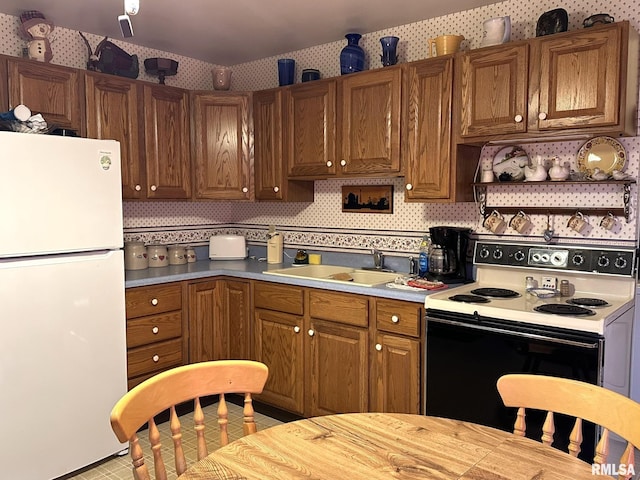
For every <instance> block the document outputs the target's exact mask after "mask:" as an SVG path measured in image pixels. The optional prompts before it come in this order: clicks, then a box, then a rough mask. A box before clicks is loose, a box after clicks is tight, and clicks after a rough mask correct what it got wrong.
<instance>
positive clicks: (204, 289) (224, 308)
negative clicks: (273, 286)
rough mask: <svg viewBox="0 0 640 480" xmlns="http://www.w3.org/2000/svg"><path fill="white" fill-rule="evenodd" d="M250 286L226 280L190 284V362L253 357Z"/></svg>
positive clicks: (245, 282)
mask: <svg viewBox="0 0 640 480" xmlns="http://www.w3.org/2000/svg"><path fill="white" fill-rule="evenodd" d="M249 287H250V284H249V282H248V281H243V280H231V279H224V278H223V279H217V280H208V281H200V282H190V283H189V284H188V297H189V303H188V309H189V315H188V316H189V363H195V362H206V361H209V360H228V359H250V358H251V349H250V346H251V325H250V319H251V317H250V300H251V299H250V288H249Z"/></svg>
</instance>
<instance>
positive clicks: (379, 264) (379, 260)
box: [371, 248, 384, 270]
mask: <svg viewBox="0 0 640 480" xmlns="http://www.w3.org/2000/svg"><path fill="white" fill-rule="evenodd" d="M371 254H372V255H373V266H374V268H375V269H376V270H382V269H383V268H384V254H383V253H382V252H381V251H379V250H377V249H375V248H372V249H371Z"/></svg>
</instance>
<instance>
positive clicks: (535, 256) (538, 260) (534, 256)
mask: <svg viewBox="0 0 640 480" xmlns="http://www.w3.org/2000/svg"><path fill="white" fill-rule="evenodd" d="M531 260H533V261H534V262H535V263H539V262H540V254H539V253H534V254H533V255H531Z"/></svg>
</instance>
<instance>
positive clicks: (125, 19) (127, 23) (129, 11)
mask: <svg viewBox="0 0 640 480" xmlns="http://www.w3.org/2000/svg"><path fill="white" fill-rule="evenodd" d="M138 10H140V0H124V14H123V15H118V23H119V24H120V31H121V32H122V36H123V37H124V38H130V37H133V26H132V25H131V19H130V18H129V15H135V14H137V13H138Z"/></svg>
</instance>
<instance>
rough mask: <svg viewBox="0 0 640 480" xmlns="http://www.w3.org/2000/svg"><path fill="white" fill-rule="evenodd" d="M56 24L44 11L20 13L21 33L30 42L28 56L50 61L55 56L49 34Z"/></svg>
mask: <svg viewBox="0 0 640 480" xmlns="http://www.w3.org/2000/svg"><path fill="white" fill-rule="evenodd" d="M53 29H54V26H53V23H51V22H50V21H49V20H47V19H46V18H45V17H44V15H43V14H42V13H40V12H39V11H37V10H28V11H26V12H24V13H22V15H20V28H19V31H20V34H21V35H22V37H24V38H25V39H26V40H28V41H29V43H28V49H27V51H28V56H29V58H30V59H32V60H38V61H40V62H50V61H51V59H52V58H53V52H52V51H51V42H50V41H49V35H51V32H52V31H53Z"/></svg>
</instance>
